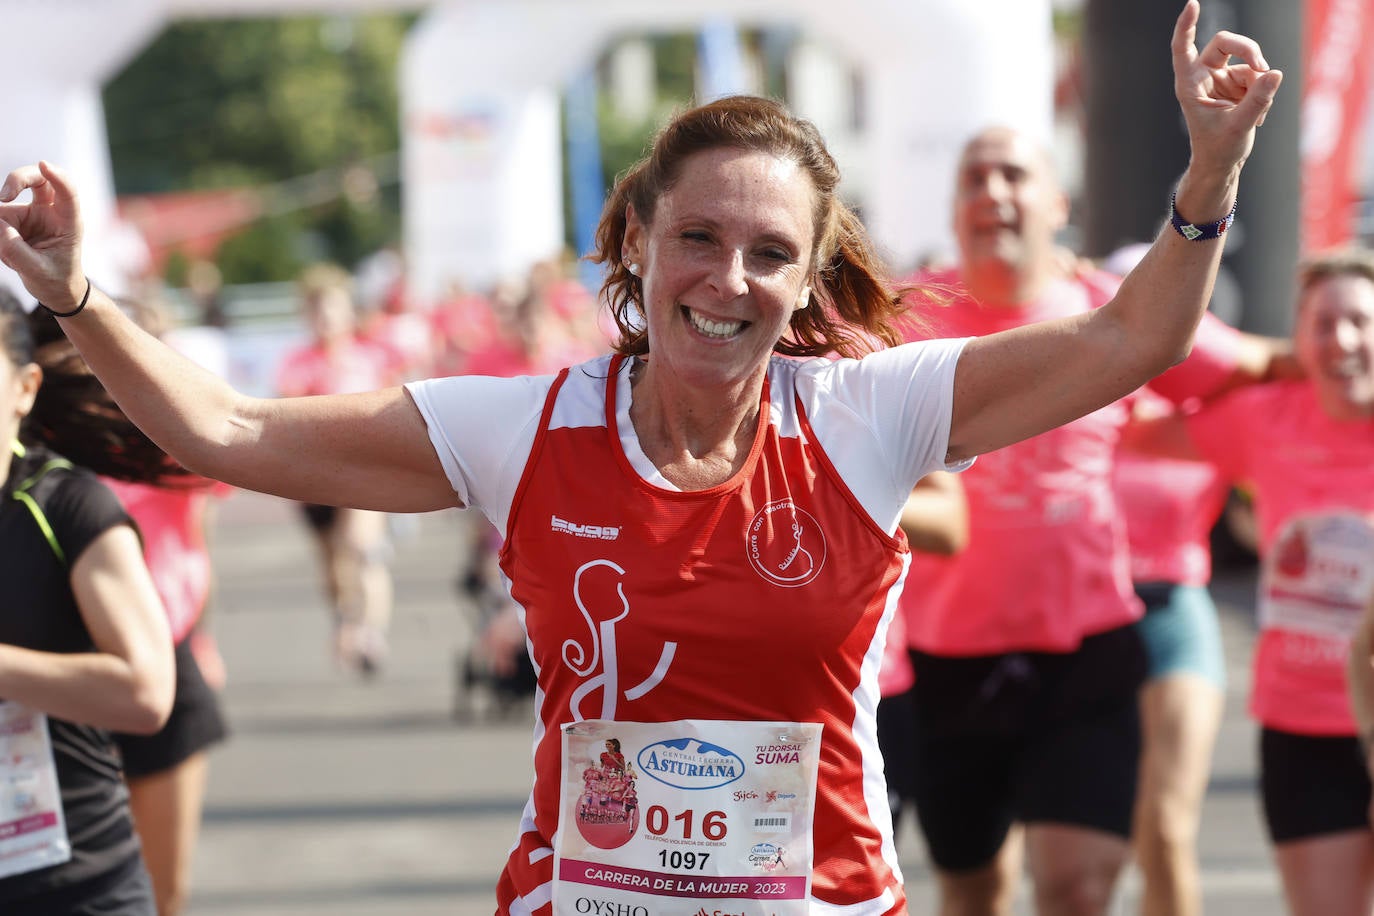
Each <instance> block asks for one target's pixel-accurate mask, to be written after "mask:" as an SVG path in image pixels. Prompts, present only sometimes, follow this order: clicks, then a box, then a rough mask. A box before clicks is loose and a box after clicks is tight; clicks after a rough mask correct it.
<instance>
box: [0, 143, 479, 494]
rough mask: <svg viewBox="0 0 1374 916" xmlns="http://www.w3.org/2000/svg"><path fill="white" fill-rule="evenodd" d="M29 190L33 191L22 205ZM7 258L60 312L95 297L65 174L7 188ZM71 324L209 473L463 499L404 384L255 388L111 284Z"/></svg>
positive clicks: (21, 172)
mask: <svg viewBox="0 0 1374 916" xmlns="http://www.w3.org/2000/svg"><path fill="white" fill-rule="evenodd" d="M25 190H28V191H30V192H31V193H32V200H30V201H28V202H19V201H18V200H17V199H18V198H19V196H20V195H21V194H22V192H23V191H25ZM0 262H3V263H4V264H5V265H6V266H8V267H10V268H12V269H13V270H14V271H15V272H16V273H18V275H19V277H20V279H21V280H22V281H23V283H24V286H25V288H26V289H28V291H29V292H30V293H31V294H32V295H33V296H34V298H36V299H37V300H38V301H40V302H42V303H44V304H45V305H46V306H48V307H50V308H51V309H52V310H53V311H55V312H69V311H71V310H73V309H75V308H76V307H77V305H78V303H80V302H81V301H82V298H83V296H84V295H85V294H86V290H87V280H86V278H85V276H84V274H83V272H82V268H81V216H80V207H79V202H78V199H77V194H76V190H75V188H73V187H72V185H71V184H70V182H69V181H68V180H67V178H66V176H65V175H64V174H63V173H62V171H61V170H60V169H58V168H56V167H55V166H53V165H50V164H49V163H39V164H38V165H32V166H25V167H23V168H19V169H16V170H15V171H13V172H11V173H10V174H9V175H8V176H7V177H6V178H5V181H4V183H3V184H0ZM61 322H62V328H63V330H64V331H65V332H66V334H67V336H68V338H70V339H71V341H72V343H73V344H75V345H76V347H77V349H78V350H80V351H81V355H82V356H83V357H84V358H85V359H86V362H87V363H88V364H89V365H90V366H91V369H92V370H93V371H94V372H95V374H96V375H97V376H98V377H99V378H100V380H101V382H102V383H103V384H104V385H105V387H106V388H107V389H108V390H109V392H110V394H111V395H112V396H113V397H114V399H115V401H116V402H117V403H118V404H119V406H120V408H121V409H122V410H123V411H124V412H125V413H126V414H127V415H128V416H129V418H130V419H131V420H133V421H134V423H135V424H137V425H138V427H139V428H140V429H142V430H143V431H144V432H145V433H147V434H148V436H149V438H151V439H152V440H153V441H154V442H156V443H157V444H158V445H159V446H160V447H161V448H162V449H163V450H164V451H166V452H167V453H168V454H169V455H171V456H172V457H173V458H175V459H176V460H177V461H179V462H181V463H182V464H183V465H185V466H186V467H187V468H188V469H190V470H192V471H195V472H196V473H199V474H202V475H204V476H206V477H211V478H214V479H216V480H223V481H225V482H226V483H230V484H233V485H235V486H239V487H243V488H246V489H251V490H258V491H260V492H264V493H273V494H276V495H278V496H284V497H287V498H290V499H298V500H304V501H307V502H314V503H321V504H328V505H344V506H355V507H359V508H365V509H377V510H383V511H389V512H421V511H429V510H434V509H442V508H448V507H451V506H455V505H459V500H458V497H457V495H456V494H455V493H454V492H453V488H452V486H451V485H450V483H449V481H448V479H447V477H446V476H445V474H444V470H443V468H442V466H441V465H440V463H439V459H438V457H437V456H436V455H435V453H434V449H433V447H432V446H431V444H430V441H429V434H428V431H427V429H426V427H425V422H424V419H423V418H422V417H421V416H420V412H419V410H418V409H417V408H416V406H415V404H414V403H413V402H412V401H411V399H410V396H409V395H408V394H406V392H405V390H404V389H402V388H389V389H385V390H383V391H375V392H369V393H366V394H351V395H331V396H328V397H312V398H267V399H264V398H251V397H247V396H245V395H242V394H240V393H239V392H237V391H235V390H234V389H233V388H231V387H230V386H229V385H228V384H226V383H225V382H224V381H223V380H221V379H220V378H219V377H217V376H215V375H214V374H212V373H210V372H208V371H206V370H204V369H202V368H201V367H199V366H197V365H196V364H195V363H193V362H191V361H190V360H189V359H186V358H185V357H183V356H181V355H180V354H178V353H176V352H175V351H174V350H172V349H171V348H170V347H168V346H166V345H165V344H163V343H162V342H161V341H159V340H157V339H156V338H154V337H152V336H151V335H149V334H147V333H146V332H144V331H143V330H142V329H140V328H139V327H138V326H137V325H136V324H134V322H133V321H131V320H130V319H129V318H127V317H126V316H125V315H124V313H123V312H122V311H121V310H120V309H119V307H118V306H116V305H115V304H114V303H113V302H112V301H110V299H109V298H108V297H107V296H105V295H104V294H103V293H102V292H101V291H100V290H98V289H91V290H90V296H89V300H88V302H87V304H86V307H85V308H84V309H83V310H82V311H81V312H80V313H79V314H77V315H75V316H73V317H70V318H64V319H61Z"/></svg>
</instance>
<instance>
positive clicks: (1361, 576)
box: [1259, 511, 1374, 640]
mask: <svg viewBox="0 0 1374 916" xmlns="http://www.w3.org/2000/svg"><path fill="white" fill-rule="evenodd" d="M1371 592H1374V524H1371V522H1370V519H1369V518H1368V517H1366V516H1365V515H1363V514H1360V513H1357V512H1340V511H1332V512H1325V513H1321V514H1311V515H1300V516H1297V517H1296V518H1293V519H1290V520H1289V521H1288V522H1287V524H1285V525H1284V526H1283V528H1282V529H1281V530H1280V531H1279V533H1278V536H1277V537H1276V538H1275V539H1274V543H1273V547H1272V548H1271V549H1270V550H1269V552H1268V554H1267V556H1265V558H1264V563H1263V569H1262V571H1261V577H1260V608H1259V611H1260V613H1259V619H1260V626H1261V627H1264V628H1266V629H1277V630H1286V631H1288V632H1291V633H1304V634H1308V635H1311V636H1322V637H1328V638H1332V639H1337V640H1349V639H1350V638H1351V637H1352V636H1353V635H1354V633H1355V628H1356V626H1357V625H1358V623H1359V619H1360V615H1361V614H1362V613H1363V612H1364V608H1365V605H1366V603H1367V602H1368V601H1369V598H1370V594H1371Z"/></svg>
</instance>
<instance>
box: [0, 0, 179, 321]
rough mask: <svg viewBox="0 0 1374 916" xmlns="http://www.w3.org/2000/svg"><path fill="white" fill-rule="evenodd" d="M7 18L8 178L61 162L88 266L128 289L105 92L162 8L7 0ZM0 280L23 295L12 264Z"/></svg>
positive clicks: (2, 155)
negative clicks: (75, 200) (78, 212)
mask: <svg viewBox="0 0 1374 916" xmlns="http://www.w3.org/2000/svg"><path fill="white" fill-rule="evenodd" d="M0 21H3V22H5V23H7V24H8V25H9V26H10V28H11V29H12V31H11V33H10V36H9V40H8V41H6V43H5V69H6V72H8V73H10V74H13V76H12V77H11V82H10V85H9V86H8V87H7V89H6V93H5V127H4V130H3V131H0V172H8V171H10V170H11V169H14V168H17V167H18V166H21V165H27V164H30V163H34V162H37V161H38V160H39V159H46V160H48V161H50V162H53V163H56V164H57V165H60V166H62V168H63V169H65V170H66V171H67V172H68V173H69V174H70V175H71V177H72V179H73V181H75V182H76V184H77V187H79V188H80V190H81V207H82V217H83V221H84V224H85V226H86V239H87V241H86V245H85V250H84V252H83V259H84V262H85V266H86V270H87V272H88V273H89V274H90V276H91V278H92V279H93V280H95V281H96V282H98V283H101V284H102V285H103V286H104V287H105V288H107V289H110V290H112V291H115V292H122V291H123V287H124V277H125V274H124V270H123V268H122V267H121V265H120V263H119V260H120V258H119V244H120V243H119V241H118V239H117V238H116V232H115V230H116V226H115V221H114V215H115V209H114V179H113V176H112V173H111V170H110V152H109V141H108V138H107V137H106V134H105V114H104V108H103V106H102V103H101V98H100V87H101V84H102V83H103V82H104V81H105V80H106V79H108V78H109V77H110V76H111V75H112V74H113V73H115V72H116V71H117V70H118V69H119V68H120V67H122V66H123V65H124V64H125V63H126V62H127V61H128V59H129V58H130V57H131V56H133V55H134V54H135V53H137V52H138V50H139V49H140V48H142V47H143V45H144V44H145V43H146V42H147V41H148V39H149V38H151V37H152V36H153V35H155V34H156V33H157V30H158V29H159V28H160V27H161V25H162V21H163V19H162V3H161V2H158V0H46V2H44V3H43V4H41V5H37V4H34V3H32V2H28V0H0ZM0 283H3V284H4V285H5V286H7V287H9V288H11V289H12V290H14V291H15V292H17V293H21V294H22V287H21V286H20V284H19V279H18V277H16V276H15V275H14V274H13V273H12V272H11V271H10V270H8V269H7V268H4V267H0Z"/></svg>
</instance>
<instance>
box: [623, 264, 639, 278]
mask: <svg viewBox="0 0 1374 916" xmlns="http://www.w3.org/2000/svg"><path fill="white" fill-rule="evenodd" d="M625 269H626V270H628V271H629V272H630V273H632V274H634V275H635V276H636V277H637V276H639V265H638V264H636V263H635V262H634V261H626V262H625Z"/></svg>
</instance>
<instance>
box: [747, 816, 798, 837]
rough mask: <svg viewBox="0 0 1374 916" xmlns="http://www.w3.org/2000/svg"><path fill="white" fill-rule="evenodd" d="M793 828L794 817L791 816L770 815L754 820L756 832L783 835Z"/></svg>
mask: <svg viewBox="0 0 1374 916" xmlns="http://www.w3.org/2000/svg"><path fill="white" fill-rule="evenodd" d="M791 827H792V816H791V815H789V814H768V815H763V816H761V817H756V818H754V829H755V830H766V831H769V832H774V833H781V832H783V831H786V830H790V829H791Z"/></svg>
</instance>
